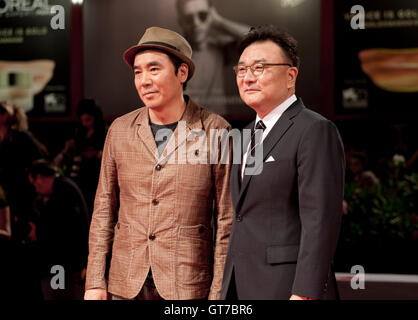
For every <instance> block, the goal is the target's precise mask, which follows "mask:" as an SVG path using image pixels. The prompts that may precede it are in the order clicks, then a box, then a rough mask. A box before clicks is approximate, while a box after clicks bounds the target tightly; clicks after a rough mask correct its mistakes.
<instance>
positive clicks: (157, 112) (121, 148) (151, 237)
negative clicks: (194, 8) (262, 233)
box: [85, 27, 232, 300]
mask: <svg viewBox="0 0 418 320" xmlns="http://www.w3.org/2000/svg"><path fill="white" fill-rule="evenodd" d="M123 57H124V60H125V61H126V63H127V64H128V65H129V66H130V67H131V68H132V69H133V72H134V82H135V87H136V89H137V91H138V94H139V96H140V98H141V100H142V101H143V102H144V104H145V107H143V108H139V109H137V110H135V111H133V112H130V113H128V114H126V115H124V116H122V117H119V118H117V119H116V120H115V121H114V122H113V123H112V125H111V126H110V128H109V131H108V134H107V137H106V142H105V146H104V150H103V159H102V167H101V173H100V180H99V184H98V188H97V193H96V198H95V203H94V212H93V218H92V222H91V228H90V236H89V258H88V266H87V278H86V293H85V299H107V298H108V297H112V299H139V300H151V299H152V300H154V299H170V300H174V299H206V298H209V299H218V298H219V297H220V290H221V284H222V274H223V268H224V263H225V257H226V251H227V245H228V238H229V232H230V227H231V224H232V203H231V200H230V193H229V170H230V166H229V164H228V163H229V161H226V162H227V163H225V162H224V161H213V159H211V160H212V161H209V160H208V152H206V151H207V149H208V148H210V147H213V145H214V144H213V141H212V143H211V142H210V141H209V139H201V138H202V137H201V136H202V133H203V135H206V134H208V133H209V131H210V130H212V129H216V130H220V131H222V132H227V131H228V130H229V129H230V126H229V124H228V123H227V122H226V121H225V120H224V119H223V118H221V117H220V116H218V115H216V114H214V113H212V112H211V111H209V110H208V109H206V108H203V107H200V106H198V105H196V104H195V103H194V102H193V100H192V99H191V98H190V97H188V96H186V95H183V90H184V88H185V87H186V84H187V81H188V80H189V79H190V78H191V77H192V76H193V73H194V69H195V67H194V63H193V61H192V60H191V57H192V49H191V47H190V45H189V43H188V42H187V41H186V40H185V39H184V38H183V37H182V36H180V35H179V34H177V33H176V32H173V31H171V30H167V29H162V28H158V27H151V28H149V29H147V30H146V31H145V33H144V35H143V36H142V38H141V39H140V41H139V43H138V45H136V46H133V47H131V48H129V49H128V50H127V51H126V52H125V53H124V56H123ZM197 136H200V138H199V137H197ZM206 136H207V135H206ZM196 138H198V139H196ZM196 140H197V141H200V144H199V143H198V142H196ZM219 145H221V143H220V142H219ZM226 149H227V150H226V157H227V158H228V159H230V151H229V150H230V149H229V148H226ZM221 154H222V152H220V153H219V157H220V156H221ZM223 155H225V154H223ZM108 256H110V269H109V272H108V275H107V274H106V273H107V272H106V271H107V261H108V259H107V257H108Z"/></svg>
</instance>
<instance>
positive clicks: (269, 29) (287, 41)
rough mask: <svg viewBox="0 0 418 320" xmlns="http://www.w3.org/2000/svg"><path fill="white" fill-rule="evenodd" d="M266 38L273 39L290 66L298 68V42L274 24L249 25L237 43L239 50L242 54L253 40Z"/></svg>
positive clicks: (265, 39) (257, 40) (264, 39)
mask: <svg viewBox="0 0 418 320" xmlns="http://www.w3.org/2000/svg"><path fill="white" fill-rule="evenodd" d="M268 40H270V41H273V42H274V43H276V44H277V45H278V46H279V47H280V48H281V49H282V50H283V52H284V54H285V55H286V57H287V58H288V59H289V61H290V62H291V64H292V67H296V68H299V65H300V58H299V54H298V42H297V41H296V39H295V38H293V36H292V35H290V34H289V33H287V32H286V31H283V30H281V29H279V28H278V27H276V26H274V25H261V26H257V27H251V29H250V30H249V31H248V33H247V34H246V35H245V36H244V38H243V39H242V40H241V41H240V43H239V52H240V54H242V52H243V51H244V50H245V48H247V47H248V46H249V45H251V44H252V43H254V42H259V41H268Z"/></svg>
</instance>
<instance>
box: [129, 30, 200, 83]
mask: <svg viewBox="0 0 418 320" xmlns="http://www.w3.org/2000/svg"><path fill="white" fill-rule="evenodd" d="M146 49H159V50H163V51H166V52H167V53H170V54H172V55H175V56H176V57H178V58H179V59H180V60H182V61H184V62H185V63H186V64H187V65H188V66H189V75H188V78H187V79H190V78H191V77H192V76H193V73H194V69H195V66H194V63H193V61H192V52H193V51H192V47H191V46H190V44H189V43H188V42H187V40H186V39H184V38H183V37H182V36H181V35H180V34H178V33H177V32H174V31H171V30H168V29H164V28H159V27H150V28H148V29H147V30H145V33H144V35H143V36H142V38H141V39H140V40H139V42H138V44H137V45H136V46H133V47H130V48H129V49H128V50H126V51H125V53H124V54H123V59H124V60H125V62H126V63H127V64H128V65H129V66H130V67H131V68H132V67H133V64H134V60H135V55H136V54H137V53H138V51H142V50H146Z"/></svg>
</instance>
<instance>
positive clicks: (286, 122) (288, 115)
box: [234, 98, 305, 210]
mask: <svg viewBox="0 0 418 320" xmlns="http://www.w3.org/2000/svg"><path fill="white" fill-rule="evenodd" d="M304 108H305V106H304V105H303V102H302V99H300V98H298V100H296V101H295V102H294V103H292V104H291V105H290V107H289V108H288V109H287V110H286V111H285V112H284V113H283V114H282V116H281V117H280V119H279V120H278V121H277V122H276V124H275V125H274V126H273V128H272V129H271V131H270V132H269V134H268V135H267V136H266V138H265V139H264V141H263V162H262V164H263V163H264V161H265V160H266V159H267V157H268V155H269V154H270V152H271V150H272V149H273V148H274V146H275V145H276V144H277V143H278V142H279V141H280V139H281V138H282V137H283V136H284V135H285V134H286V132H287V131H288V130H289V128H290V127H291V126H292V125H293V120H292V119H293V118H294V117H295V116H297V115H298V114H299V113H300V112H301V111H302V110H303V109H304ZM254 122H255V121H252V122H251V123H250V124H249V125H248V126H247V127H246V129H249V128H252V127H253V126H254ZM247 145H248V142H244V148H245V147H246V146H247ZM244 150H246V149H244ZM260 165H261V164H260ZM237 167H238V173H237V174H238V175H239V176H238V177H235V178H234V180H236V179H237V178H241V172H240V169H241V168H240V166H237ZM235 170H237V169H235ZM255 171H257V170H255ZM251 178H252V176H251V175H244V178H243V180H242V183H241V188H240V189H239V196H238V199H237V202H236V203H234V206H235V209H236V210H238V209H239V205H240V203H241V201H242V196H243V194H244V192H245V190H246V188H247V186H248V184H249V182H250V181H251ZM235 183H236V182H235ZM238 186H239V182H238Z"/></svg>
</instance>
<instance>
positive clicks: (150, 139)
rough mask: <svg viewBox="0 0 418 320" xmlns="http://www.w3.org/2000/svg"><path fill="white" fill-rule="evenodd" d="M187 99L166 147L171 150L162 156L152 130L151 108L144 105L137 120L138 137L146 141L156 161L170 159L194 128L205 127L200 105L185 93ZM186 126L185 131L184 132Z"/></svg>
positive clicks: (163, 161)
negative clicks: (159, 153)
mask: <svg viewBox="0 0 418 320" xmlns="http://www.w3.org/2000/svg"><path fill="white" fill-rule="evenodd" d="M185 100H186V108H185V110H184V112H183V115H182V117H181V118H180V120H179V125H178V126H177V128H176V129H175V130H174V132H173V134H172V135H171V137H170V139H169V141H168V143H167V146H166V149H167V150H169V151H168V153H165V152H163V154H162V155H161V156H160V157H159V156H158V151H157V145H156V143H155V139H154V136H153V134H152V131H151V126H150V119H149V108H148V107H144V108H143V109H142V110H141V111H140V113H139V115H138V117H137V119H136V120H135V125H136V126H137V127H138V128H137V136H138V138H139V139H140V140H141V141H142V142H143V143H144V145H145V147H146V148H147V150H148V151H149V152H150V153H151V154H152V156H153V157H154V158H155V161H156V162H158V163H160V164H162V163H165V162H167V161H168V158H169V157H170V156H171V155H172V153H173V152H175V151H176V150H177V149H178V147H179V146H180V145H182V144H183V143H185V142H186V140H187V137H188V136H189V135H190V134H191V133H192V131H193V130H199V129H203V123H202V120H201V117H200V107H198V105H197V104H196V103H195V102H194V101H193V100H192V99H190V97H189V96H186V95H185ZM184 128H185V132H183V131H184ZM179 131H180V132H179ZM169 146H170V147H169Z"/></svg>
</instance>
